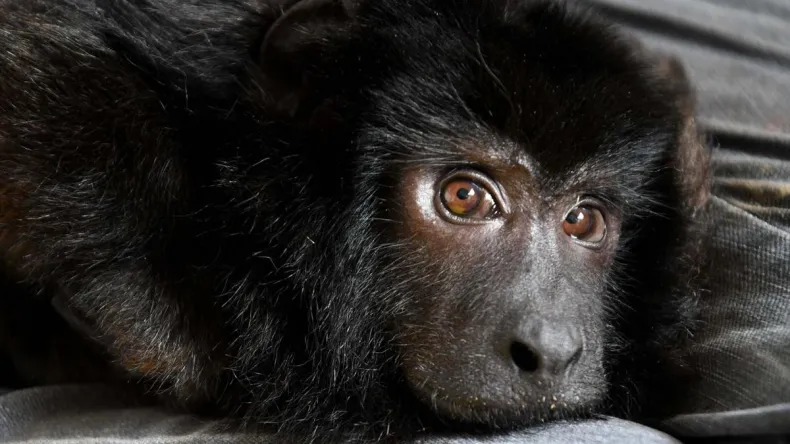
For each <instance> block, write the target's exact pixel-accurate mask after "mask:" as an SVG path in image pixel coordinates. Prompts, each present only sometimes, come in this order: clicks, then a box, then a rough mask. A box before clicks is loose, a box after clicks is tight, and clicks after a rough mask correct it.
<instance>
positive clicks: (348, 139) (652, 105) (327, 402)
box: [0, 0, 707, 438]
mask: <svg viewBox="0 0 790 444" xmlns="http://www.w3.org/2000/svg"><path fill="white" fill-rule="evenodd" d="M287 3H292V2H287V1H270V2H264V1H255V0H246V1H242V0H237V1H236V0H225V1H219V0H190V1H183V0H147V1H143V0H138V1H131V0H129V1H126V0H112V1H110V0H106V1H104V0H95V1H89V0H60V1H54V0H53V1H49V0H27V1H15V0H0V35H2V37H1V38H0V79H2V80H0V222H1V223H2V224H3V225H2V226H0V254H2V256H3V259H4V262H5V263H6V264H7V268H8V269H9V270H10V272H13V273H15V275H16V276H18V277H21V278H23V279H24V280H25V281H27V283H28V284H29V285H33V286H34V287H36V288H39V289H41V290H42V295H43V296H41V297H44V296H46V295H49V294H55V295H57V296H56V297H59V298H60V297H62V298H64V299H65V300H66V301H68V302H67V303H68V305H69V306H70V307H71V310H72V311H73V312H74V313H75V314H77V315H78V316H79V317H80V318H81V320H82V321H81V322H84V323H85V324H86V325H87V328H89V329H90V330H91V331H93V332H95V334H96V339H98V340H99V341H100V342H101V343H102V344H103V345H104V346H105V347H106V348H107V350H109V351H110V352H111V353H112V354H113V357H114V359H115V360H116V361H117V363H118V364H120V366H122V367H123V368H125V369H127V370H130V371H131V372H132V373H133V374H136V376H140V377H142V378H143V379H144V380H145V381H146V383H147V386H148V387H152V388H154V389H156V390H158V391H161V392H162V393H163V394H164V395H166V396H167V397H169V398H170V399H175V400H177V401H178V402H179V403H184V404H186V405H188V406H191V407H193V408H200V409H203V408H210V409H212V410H217V411H218V412H220V413H226V412H233V413H239V414H242V415H245V417H247V418H251V419H253V420H254V422H262V423H265V424H271V425H273V426H274V427H276V428H279V429H281V430H284V431H294V430H298V431H300V432H305V431H307V432H314V433H316V437H323V438H328V437H329V436H331V432H333V431H348V430H351V429H354V428H355V427H358V428H359V429H360V430H362V431H369V432H371V433H377V434H383V433H386V432H387V431H391V432H392V433H395V432H396V431H398V432H402V431H403V430H415V429H417V428H418V427H417V424H423V425H425V426H430V425H432V423H431V418H432V417H431V414H430V413H429V412H428V411H427V410H425V409H423V407H420V405H421V404H419V403H417V402H416V401H415V400H414V399H412V398H411V395H406V394H404V393H408V390H404V389H403V382H402V375H401V374H400V371H399V368H400V367H399V366H400V360H399V354H398V341H399V338H398V337H397V335H396V334H394V333H393V326H392V323H393V319H395V318H397V316H399V315H400V314H401V313H402V312H403V311H404V310H409V307H410V306H411V304H412V303H413V302H414V299H416V298H419V297H420V296H421V294H420V293H419V292H418V291H419V290H415V288H418V289H419V288H420V286H422V287H424V288H427V289H430V288H431V285H434V283H433V282H432V281H431V280H430V276H425V275H424V274H422V273H421V272H420V270H421V269H424V268H425V267H430V265H431V264H422V263H419V261H417V260H416V259H414V260H413V258H411V257H410V256H409V255H408V252H406V251H403V245H402V243H401V242H400V239H399V238H398V237H397V236H396V235H395V234H394V231H395V230H394V229H393V228H392V224H393V223H394V222H392V220H393V218H394V216H393V214H395V213H397V211H396V210H395V209H393V208H392V204H391V202H392V200H393V199H392V197H393V193H397V189H393V186H394V183H395V181H396V179H397V177H398V175H399V171H400V169H401V168H403V166H404V165H408V164H411V163H434V164H442V163H452V162H453V159H454V157H453V156H454V153H453V151H452V150H451V149H450V148H447V146H448V144H447V141H448V140H451V141H460V142H468V141H472V142H480V141H488V140H491V139H490V137H492V136H491V135H494V136H496V137H499V138H506V139H508V140H513V141H515V142H517V143H520V144H524V145H529V146H530V147H533V148H532V149H533V151H532V152H531V154H532V155H533V156H534V157H535V158H536V159H537V160H538V162H539V163H540V164H541V165H542V166H543V168H544V171H545V172H546V178H547V179H546V182H545V183H544V184H543V185H544V188H545V189H552V187H554V186H555V185H556V187H557V188H559V187H560V186H562V184H563V183H567V182H569V181H571V182H572V177H568V175H569V174H571V173H574V172H578V171H582V170H580V169H579V168H577V167H579V166H580V165H584V167H585V168H587V170H583V171H588V170H590V169H592V170H593V171H595V173H596V174H598V175H600V176H601V177H603V178H609V179H606V180H610V178H617V181H613V180H610V186H609V188H607V189H605V190H604V189H603V188H602V191H605V192H607V193H608V196H610V197H611V199H612V200H613V202H614V204H615V205H616V206H617V207H618V208H620V209H621V210H622V211H623V213H624V214H627V215H628V217H627V218H626V221H625V224H624V228H623V233H624V235H623V243H622V245H621V248H620V251H621V252H622V253H621V254H620V255H619V257H618V261H617V264H618V265H617V267H616V269H615V270H614V271H613V272H612V274H611V275H610V276H608V277H607V279H608V283H609V287H610V290H611V291H610V293H609V299H608V300H607V302H606V305H607V313H608V314H607V316H608V317H607V325H608V334H609V335H610V336H609V337H607V338H604V343H605V344H607V345H608V348H607V352H606V370H607V374H608V380H609V383H610V389H611V390H610V397H609V398H608V402H606V401H603V400H602V402H601V404H600V405H597V406H590V408H591V409H592V408H593V407H596V408H602V410H603V411H607V410H609V411H617V410H627V411H629V412H632V413H639V411H638V409H636V407H637V406H640V405H644V403H642V402H640V400H642V399H644V397H646V396H658V395H659V394H662V393H664V392H665V391H666V389H665V387H663V386H661V382H660V381H656V380H653V379H654V378H655V375H658V374H661V373H659V372H657V371H656V370H657V368H658V367H661V366H664V365H665V364H666V365H667V366H668V364H670V363H675V361H676V360H677V358H679V357H680V356H679V355H680V350H682V349H681V348H680V346H679V345H678V344H681V343H682V342H683V341H684V340H686V339H687V331H688V328H690V326H691V325H692V324H691V320H692V318H693V314H694V309H693V305H694V301H695V298H696V296H697V294H698V291H699V289H698V288H699V287H698V285H699V284H698V279H696V276H695V275H696V274H697V270H698V269H699V266H700V265H701V264H700V262H699V256H698V255H697V254H698V253H699V252H698V249H699V242H698V241H696V236H697V234H695V233H696V232H695V231H694V230H695V229H696V228H695V227H696V225H695V224H694V223H693V219H694V217H695V214H696V212H697V210H698V208H699V207H700V206H701V205H702V203H703V202H704V191H703V192H702V194H700V191H699V190H704V188H705V179H704V177H705V175H704V172H705V165H706V163H707V160H706V158H705V157H704V154H694V153H696V151H693V150H692V151H693V153H692V154H689V155H686V154H685V152H686V151H685V150H686V148H682V147H681V148H678V146H681V145H684V144H691V145H696V144H697V141H696V136H695V133H694V131H693V128H692V127H690V126H689V125H690V123H688V122H690V120H689V118H690V116H687V115H684V114H683V112H684V110H683V109H679V107H678V106H676V105H677V104H678V102H677V99H676V98H677V97H678V96H680V95H683V94H685V93H686V92H685V91H681V90H680V87H679V86H678V85H674V84H673V83H672V82H669V81H667V80H666V79H665V78H664V77H662V75H661V73H660V72H657V71H656V70H655V69H654V68H653V67H652V66H651V65H650V64H649V63H648V60H647V59H646V58H644V57H642V55H641V54H639V53H638V52H636V51H635V50H634V49H633V48H632V47H631V46H630V44H628V43H627V42H626V41H624V40H622V39H620V38H619V37H617V36H616V34H614V33H613V31H612V30H610V29H608V28H607V27H605V26H603V25H599V24H598V23H597V22H596V21H595V20H594V19H591V18H587V16H586V14H584V13H579V14H576V13H572V12H570V11H568V10H566V9H565V8H563V7H561V6H558V5H556V4H554V3H545V2H534V1H524V2H515V1H510V2H505V1H493V0H475V1H460V0H459V1H438V0H437V1H427V0H425V1H420V0H379V1H375V2H362V4H361V6H359V7H358V10H357V11H356V12H355V16H354V19H353V20H351V21H349V22H348V23H344V24H342V25H338V26H337V27H336V28H334V29H333V30H332V32H327V33H326V34H325V35H324V34H322V35H317V36H315V38H314V39H313V40H309V39H308V40H307V41H306V42H305V43H304V44H303V45H302V46H300V47H299V51H298V52H297V53H293V54H286V55H287V56H288V57H289V59H288V60H287V61H282V60H277V59H276V58H275V59H271V60H272V63H282V64H283V65H284V68H283V70H281V71H279V75H276V76H274V77H272V76H271V75H267V76H264V75H263V74H261V71H262V70H261V67H260V66H259V63H262V62H259V53H258V51H259V47H260V45H261V43H262V41H263V39H264V36H265V34H266V31H267V29H268V28H269V26H271V24H272V23H273V22H274V21H275V20H276V19H277V17H279V15H280V14H281V8H287V7H288V6H289V5H288V4H287ZM286 62H287V63H286ZM288 69H294V72H290V71H288ZM295 79H299V80H300V81H303V82H304V84H305V85H308V86H306V87H304V88H305V89H308V90H309V94H306V95H305V96H304V97H302V98H301V100H302V102H301V103H302V105H301V106H300V107H299V108H298V109H296V110H295V111H293V110H292V109H290V108H288V107H283V106H282V104H283V102H287V100H284V99H282V98H281V97H278V91H280V89H277V90H274V89H272V88H273V87H272V85H276V86H277V88H281V89H286V88H288V87H290V86H291V82H294V81H295ZM558 98H561V99H562V100H558ZM700 152H701V151H700ZM590 159H593V160H592V161H591V160H590ZM689 177H691V178H693V179H695V180H696V179H699V183H698V182H696V181H690V180H688V178H689ZM606 180H604V181H603V182H606ZM437 279H438V277H437ZM436 285H438V284H436ZM44 290H47V292H43V291H44ZM426 291H427V290H426ZM47 297H48V296H47ZM673 365H674V364H673ZM651 388H658V390H657V391H656V392H652V391H650V389H651ZM649 399H650V402H649V403H648V404H654V403H655V404H656V405H657V404H658V403H657V402H655V399H657V398H654V397H650V398H649ZM610 407H611V408H612V409H614V410H611V409H609V408H610ZM407 411H409V412H413V413H406V412H407ZM580 413H585V412H580ZM641 413H654V412H641ZM417 415H421V416H420V417H419V418H417ZM505 425H506V424H505Z"/></svg>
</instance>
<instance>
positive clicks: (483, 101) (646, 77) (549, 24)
mask: <svg viewBox="0 0 790 444" xmlns="http://www.w3.org/2000/svg"><path fill="white" fill-rule="evenodd" d="M366 20H367V23H368V24H369V25H370V27H368V28H367V31H366V32H367V34H366V36H365V42H366V45H364V46H363V47H362V48H364V49H361V50H360V51H361V52H360V53H361V54H362V55H361V56H360V57H359V60H360V61H361V63H362V64H363V66H361V67H360V70H361V71H365V70H366V69H376V70H377V74H378V75H377V76H370V77H369V78H371V79H373V78H375V79H376V81H374V82H371V83H370V84H368V85H365V86H364V87H366V88H367V92H368V93H369V96H368V98H369V99H370V103H371V110H370V112H368V113H366V114H365V118H366V119H368V120H369V122H370V123H371V124H372V125H373V126H375V127H376V129H377V131H379V134H380V135H385V136H386V138H387V142H386V143H388V144H390V145H394V146H396V147H397V150H396V151H397V152H400V153H402V154H404V155H406V156H412V157H415V156H416V157H419V156H422V157H423V158H425V159H432V160H434V161H448V162H452V161H453V159H454V158H457V157H458V156H468V155H469V154H470V153H471V154H473V155H475V154H476V155H479V156H489V157H491V156H493V157H497V158H504V159H509V160H508V161H522V162H523V161H524V159H525V158H526V159H527V161H529V162H532V163H534V164H536V165H539V166H540V167H541V168H543V169H544V170H547V171H548V172H553V171H554V172H560V171H569V170H571V169H574V168H571V167H575V170H577V171H578V170H581V171H588V172H589V171H595V170H596V169H598V170H601V169H603V170H607V169H608V170H611V171H622V168H625V167H627V166H628V165H631V166H643V167H644V168H650V166H651V165H652V164H653V163H654V162H652V161H653V160H657V159H659V158H660V157H661V156H662V155H663V154H664V151H665V150H667V149H669V147H670V145H671V143H672V141H673V139H674V136H675V134H676V133H677V131H678V125H679V123H680V120H681V119H680V115H679V113H678V111H677V110H676V109H675V106H674V101H675V97H674V96H673V95H672V91H670V89H669V88H668V86H667V85H665V84H664V83H663V82H662V80H661V79H660V78H659V77H658V76H657V75H656V74H655V72H654V71H655V70H654V68H653V66H652V65H651V63H650V61H649V60H648V59H647V58H646V56H643V55H642V54H641V53H640V52H638V51H637V49H636V48H635V47H634V46H633V44H632V43H631V42H629V41H628V40H626V39H625V38H623V36H621V35H620V34H618V33H617V32H616V31H614V30H613V29H612V28H611V27H609V26H607V25H605V24H602V23H601V22H600V21H599V20H597V19H596V18H594V17H593V16H591V15H590V14H589V13H587V12H584V11H581V12H580V11H577V10H569V9H567V8H565V7H562V6H560V5H558V4H555V3H553V2H534V1H525V2H502V1H490V0H489V1H484V0H473V1H469V2H452V1H450V2H439V1H433V2H431V1H422V2H414V1H411V0H407V1H405V2H402V3H398V4H395V3H393V2H389V1H384V2H382V3H380V4H379V6H378V7H377V8H376V9H374V10H371V11H370V12H368V16H367V18H366ZM374 25H375V26H374ZM357 48H360V47H359V46H358V47H357ZM366 64H367V65H368V66H372V67H373V68H368V67H366V66H365V65H366ZM382 67H385V68H382Z"/></svg>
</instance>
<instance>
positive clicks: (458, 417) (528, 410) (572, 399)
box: [415, 390, 604, 431]
mask: <svg viewBox="0 0 790 444" xmlns="http://www.w3.org/2000/svg"><path fill="white" fill-rule="evenodd" d="M420 392H422V393H420ZM415 395H416V396H417V398H418V399H419V400H421V401H422V402H423V403H424V404H425V405H426V406H428V407H429V408H430V409H431V411H432V412H433V413H434V414H435V415H436V416H437V417H438V418H440V419H441V420H442V421H443V422H446V423H452V424H454V425H461V426H463V427H464V428H465V429H468V430H470V431H474V430H481V431H484V430H503V431H504V430H511V429H518V428H524V427H530V426H536V425H541V424H546V423H549V422H553V421H558V420H571V419H583V418H588V417H590V416H592V415H594V414H596V413H597V412H599V411H600V407H601V405H602V404H603V398H604V396H603V391H595V392H594V393H590V392H587V393H584V394H581V393H578V394H577V393H574V392H573V391H567V392H565V393H558V394H554V395H551V394H546V395H543V394H540V395H534V397H530V398H527V397H526V396H525V397H523V399H520V400H518V401H514V400H508V401H507V402H502V401H494V400H487V399H483V398H480V397H472V398H462V399H453V398H449V397H442V396H439V395H438V394H437V393H435V392H434V393H428V392H426V391H425V390H421V391H417V392H416V393H415Z"/></svg>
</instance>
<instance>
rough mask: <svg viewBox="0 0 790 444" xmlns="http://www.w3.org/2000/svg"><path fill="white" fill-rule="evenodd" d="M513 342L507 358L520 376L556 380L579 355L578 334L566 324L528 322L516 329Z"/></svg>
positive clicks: (580, 336)
mask: <svg viewBox="0 0 790 444" xmlns="http://www.w3.org/2000/svg"><path fill="white" fill-rule="evenodd" d="M512 338H513V339H512V341H511V342H510V347H509V349H508V353H509V358H510V360H511V361H512V362H513V364H515V365H516V367H517V368H518V369H519V370H520V371H521V372H523V373H528V374H534V375H541V376H544V377H548V378H552V377H558V376H560V375H562V374H564V373H565V372H567V371H568V370H569V369H570V368H571V367H572V366H573V365H574V364H575V363H576V362H577V361H578V360H579V358H580V357H581V354H582V348H583V347H582V335H581V332H579V330H578V329H577V328H575V327H573V326H570V325H567V324H561V323H555V322H551V321H547V320H542V319H530V320H528V321H526V322H523V323H521V324H520V325H518V327H517V328H516V329H515V331H514V332H513V336H512Z"/></svg>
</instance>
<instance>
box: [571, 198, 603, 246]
mask: <svg viewBox="0 0 790 444" xmlns="http://www.w3.org/2000/svg"><path fill="white" fill-rule="evenodd" d="M562 230H563V231H564V232H565V234H567V235H568V236H570V237H572V238H573V239H577V240H580V241H583V242H589V243H593V244H595V243H599V242H601V241H602V240H603V238H604V236H606V221H604V218H603V214H601V212H600V210H598V209H597V208H593V207H590V206H584V205H580V206H578V207H576V208H574V209H573V210H571V211H570V212H569V213H568V215H567V216H565V220H564V221H562Z"/></svg>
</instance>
